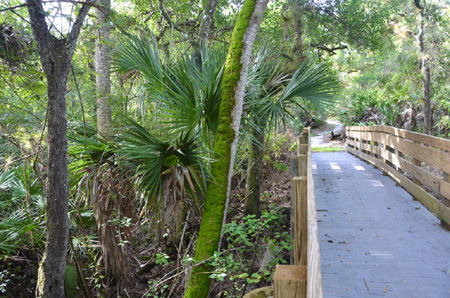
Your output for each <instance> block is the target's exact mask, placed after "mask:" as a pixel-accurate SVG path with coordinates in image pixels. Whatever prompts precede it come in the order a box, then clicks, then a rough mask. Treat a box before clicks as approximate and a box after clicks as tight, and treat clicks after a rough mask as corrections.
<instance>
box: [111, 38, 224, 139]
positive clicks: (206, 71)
mask: <svg viewBox="0 0 450 298" xmlns="http://www.w3.org/2000/svg"><path fill="white" fill-rule="evenodd" d="M200 56H201V59H200V61H199V60H198V59H196V58H195V57H194V55H185V56H183V57H182V58H181V59H179V60H178V61H175V62H174V63H168V64H167V65H163V62H162V59H161V57H160V55H159V50H158V47H157V44H156V41H155V40H152V41H150V40H149V39H148V38H145V37H144V38H139V37H130V39H129V40H127V41H126V42H125V44H124V46H123V47H121V48H120V49H119V50H118V51H117V53H116V55H115V58H114V59H113V66H114V67H113V68H114V70H115V71H119V72H130V71H138V72H139V73H141V75H142V76H143V78H144V79H145V81H146V82H145V86H146V88H147V89H148V91H149V97H148V98H149V100H152V101H154V102H156V103H157V107H158V108H159V109H160V111H161V112H162V113H160V118H161V122H162V123H165V124H168V125H169V128H170V129H172V130H173V129H175V130H176V132H175V133H174V134H179V133H180V132H182V131H187V130H189V131H191V132H192V135H195V134H197V133H198V132H199V131H202V133H203V136H204V137H205V138H206V139H207V140H209V139H210V138H212V136H213V135H214V133H215V130H216V129H217V116H218V113H219V104H220V97H221V81H222V74H223V67H224V62H225V53H224V52H223V51H218V50H214V49H206V48H202V50H201V55H200Z"/></svg>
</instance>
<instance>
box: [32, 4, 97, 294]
mask: <svg viewBox="0 0 450 298" xmlns="http://www.w3.org/2000/svg"><path fill="white" fill-rule="evenodd" d="M26 4H27V6H28V13H29V16H30V24H31V29H32V30H33V36H34V38H35V40H36V44H37V47H38V51H39V56H40V60H41V64H42V68H43V69H44V73H45V77H46V78H47V84H48V86H47V92H48V107H47V110H48V178H47V190H46V196H47V208H46V211H47V222H46V232H47V239H46V245H45V252H44V256H43V258H42V261H41V264H40V267H39V273H38V283H37V286H36V296H38V297H57V298H60V297H64V273H65V267H66V254H67V242H68V236H69V222H68V205H69V186H68V176H69V174H68V173H69V171H68V160H67V149H68V145H67V136H66V132H67V119H66V91H67V77H68V74H69V69H70V64H71V61H72V56H73V52H74V50H75V46H76V42H77V40H78V36H79V33H80V30H81V25H82V24H83V21H84V19H85V17H86V15H87V13H88V10H89V6H87V5H83V6H82V8H81V9H80V10H79V13H78V16H77V18H76V20H75V23H74V24H73V26H72V29H71V31H70V32H69V33H68V35H67V36H66V37H63V38H57V37H55V36H53V35H52V34H51V32H50V29H49V27H48V25H47V22H46V19H45V18H46V12H45V11H44V8H43V6H42V0H27V1H26Z"/></svg>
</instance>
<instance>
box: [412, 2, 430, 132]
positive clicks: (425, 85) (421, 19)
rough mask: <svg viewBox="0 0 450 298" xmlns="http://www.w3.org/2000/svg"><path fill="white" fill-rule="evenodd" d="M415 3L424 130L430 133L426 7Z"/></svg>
mask: <svg viewBox="0 0 450 298" xmlns="http://www.w3.org/2000/svg"><path fill="white" fill-rule="evenodd" d="M414 5H415V6H416V7H417V9H418V14H419V34H418V35H417V43H418V45H419V51H420V57H421V60H422V75H423V78H422V80H423V110H424V114H425V121H424V127H423V132H424V133H425V134H428V135H429V134H430V133H431V79H430V67H429V65H428V57H427V53H426V50H425V43H424V40H423V39H424V29H425V28H424V27H425V26H424V24H425V20H424V7H423V5H421V4H420V0H414Z"/></svg>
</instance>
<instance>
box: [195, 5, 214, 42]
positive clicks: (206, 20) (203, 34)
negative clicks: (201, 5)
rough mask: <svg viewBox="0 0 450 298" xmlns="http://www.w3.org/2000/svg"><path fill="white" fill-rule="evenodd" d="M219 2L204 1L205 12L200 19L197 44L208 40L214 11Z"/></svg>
mask: <svg viewBox="0 0 450 298" xmlns="http://www.w3.org/2000/svg"><path fill="white" fill-rule="evenodd" d="M218 3H219V0H208V1H206V5H205V11H204V12H203V16H202V19H201V21H200V28H199V30H198V39H199V43H200V44H201V43H202V42H205V41H207V40H208V38H209V37H210V34H211V25H212V22H213V18H214V11H216V7H217V4H218Z"/></svg>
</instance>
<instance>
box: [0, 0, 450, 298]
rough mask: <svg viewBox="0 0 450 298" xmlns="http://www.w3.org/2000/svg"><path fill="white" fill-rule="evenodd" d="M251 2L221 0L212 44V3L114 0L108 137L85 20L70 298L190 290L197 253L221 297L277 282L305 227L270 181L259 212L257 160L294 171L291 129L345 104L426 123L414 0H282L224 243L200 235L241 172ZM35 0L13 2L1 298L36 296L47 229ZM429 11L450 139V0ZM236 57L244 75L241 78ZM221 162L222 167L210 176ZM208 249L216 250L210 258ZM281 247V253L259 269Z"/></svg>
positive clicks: (368, 120)
mask: <svg viewBox="0 0 450 298" xmlns="http://www.w3.org/2000/svg"><path fill="white" fill-rule="evenodd" d="M243 3H244V1H240V0H239V1H238V0H233V1H219V4H218V6H217V9H216V11H215V13H214V21H213V26H212V29H211V30H212V31H211V35H210V38H209V40H208V43H207V44H199V43H198V30H199V25H200V20H201V18H202V15H203V9H204V7H205V4H206V1H185V0H182V1H175V0H165V1H162V0H151V1H142V0H127V1H124V0H117V1H113V3H112V6H113V8H112V11H111V12H110V16H111V19H110V21H111V24H112V32H111V38H110V39H108V40H103V42H105V43H108V44H110V45H112V48H113V61H112V65H111V69H112V71H113V75H112V76H111V82H112V91H111V94H110V104H111V107H112V117H113V134H112V136H111V138H110V139H108V140H105V139H103V138H102V137H101V136H98V135H97V129H96V127H97V123H96V121H97V118H96V110H97V106H96V82H95V79H96V76H97V75H98V74H97V73H96V72H95V69H94V64H95V63H94V51H95V39H96V32H97V31H96V29H98V25H95V21H94V18H93V16H89V17H88V20H87V21H86V22H85V24H84V25H83V29H82V32H81V35H80V38H79V43H78V45H77V48H76V50H75V53H74V58H73V62H72V66H71V69H70V72H69V78H68V81H67V84H68V90H67V96H66V97H67V116H66V117H67V120H68V123H69V124H68V130H69V134H68V138H69V148H68V154H69V162H70V166H69V167H70V177H69V184H70V185H69V187H70V189H69V192H70V203H69V214H68V216H69V222H70V237H71V243H70V244H71V245H70V246H69V247H68V248H67V255H68V264H67V267H66V293H67V296H71V295H73V293H74V291H73V289H74V288H75V289H76V293H80V294H79V295H84V296H86V297H87V296H98V297H102V296H103V297H118V296H126V295H127V293H128V294H129V295H130V296H136V297H138V296H139V297H140V296H142V295H144V294H147V295H148V296H150V297H151V296H153V297H180V296H182V295H183V293H184V290H185V288H184V285H185V283H186V278H187V276H186V274H185V272H187V271H188V270H189V269H190V268H191V267H192V266H194V268H195V269H194V272H203V273H204V275H205V276H207V277H208V281H207V283H208V284H209V282H210V281H211V280H214V284H215V287H214V288H213V291H215V292H214V293H212V294H218V293H219V292H222V295H223V296H225V297H239V296H240V295H242V294H243V293H244V292H245V291H246V290H248V289H250V288H252V287H253V286H261V285H265V284H267V281H268V280H270V274H272V268H273V265H274V264H275V263H276V262H278V261H281V260H284V259H283V258H284V257H285V256H286V253H287V250H288V249H289V246H290V245H289V237H288V236H287V235H286V232H287V230H288V228H286V227H284V228H283V225H286V222H283V221H282V219H281V218H279V216H277V214H276V212H275V211H274V210H278V209H276V208H275V207H273V206H271V205H269V204H268V203H267V202H266V201H265V200H273V198H274V197H275V194H271V193H268V192H267V189H264V187H262V188H261V190H260V191H259V190H257V191H256V196H257V199H258V200H259V199H261V205H258V206H257V207H255V208H254V209H253V211H251V212H249V213H254V214H257V215H260V214H261V215H262V217H261V221H258V220H256V219H255V217H253V216H247V217H244V216H243V213H244V201H245V198H246V197H247V195H248V193H246V192H245V185H246V184H247V185H250V187H249V188H250V189H254V187H253V186H252V183H251V180H252V179H254V174H250V172H251V170H252V168H253V169H257V170H256V174H260V173H266V174H267V172H274V173H275V172H276V173H284V172H286V169H287V167H286V163H287V162H285V161H284V160H282V159H281V156H284V155H286V152H284V151H283V150H285V149H286V148H285V147H286V146H284V145H283V146H281V145H280V144H279V142H278V141H277V140H279V139H283V140H284V141H286V142H287V141H288V136H291V135H293V134H294V135H295V134H296V133H298V132H299V131H301V129H302V128H303V126H304V125H307V124H310V123H313V122H315V123H316V124H317V123H321V121H323V119H325V118H326V117H328V116H329V115H333V116H337V117H339V119H340V120H341V121H342V122H343V123H344V124H346V125H378V124H382V125H391V126H395V127H400V128H405V129H409V130H414V131H419V132H421V131H423V127H424V107H423V105H424V101H423V98H424V95H423V88H422V86H423V76H422V74H421V69H422V64H421V58H422V57H421V54H420V50H419V46H418V42H417V36H418V33H419V18H418V11H417V8H416V7H415V6H414V4H413V2H412V1H398V0H387V1H379V0H339V1H337V0H323V1H318V0H317V1H306V0H300V1H290V0H273V1H270V2H269V5H268V6H267V9H266V12H265V15H264V18H263V21H262V23H261V27H260V31H259V33H258V36H257V39H256V41H255V46H254V49H253V53H254V55H253V56H252V58H251V61H250V66H249V69H248V70H249V74H248V79H247V83H246V90H245V102H244V112H243V118H242V125H241V129H240V131H239V142H238V153H237V157H236V161H235V170H234V176H233V179H232V181H233V189H232V199H231V205H232V206H231V209H230V210H231V211H230V217H231V219H230V220H228V222H227V224H226V226H225V228H224V230H223V235H224V245H223V249H222V252H217V251H216V247H217V242H218V241H219V239H218V238H217V237H216V236H214V237H209V236H207V237H206V238H204V239H200V240H199V242H197V236H198V232H199V230H200V225H201V220H200V218H201V216H202V214H203V212H204V211H205V210H206V211H205V212H210V211H211V210H212V214H215V215H214V216H213V215H208V214H209V213H207V215H206V219H204V223H209V224H204V225H203V226H202V228H201V229H203V230H214V231H217V230H220V226H221V224H222V223H221V222H222V217H221V216H222V215H221V214H222V213H223V207H221V206H222V203H223V202H218V201H215V200H211V199H210V200H209V202H207V201H206V198H207V197H210V198H215V197H218V196H222V195H223V194H224V193H226V184H227V178H228V177H226V176H224V175H222V174H218V173H219V172H220V173H222V172H226V170H227V169H229V166H230V164H229V163H230V156H229V155H230V153H229V150H228V145H230V143H231V142H232V141H233V139H234V132H233V131H232V130H231V128H230V127H229V123H228V122H224V121H222V120H223V119H222V120H221V118H220V117H222V118H224V117H225V118H226V116H227V115H228V114H230V113H231V111H232V109H233V104H234V98H233V96H232V91H233V89H234V88H235V84H236V82H237V80H238V79H239V70H240V68H239V67H240V63H239V61H234V62H233V63H232V64H230V63H231V62H230V61H231V59H228V62H227V53H228V52H231V53H234V54H239V51H240V46H242V40H243V36H242V34H243V32H241V31H242V30H241V31H239V30H240V29H243V28H244V27H245V25H246V24H238V27H237V28H236V30H237V31H239V33H240V34H237V35H236V36H235V37H234V38H235V39H236V40H234V43H235V44H237V45H236V47H235V48H232V49H230V48H229V45H230V44H231V43H233V40H232V39H231V38H232V37H231V36H232V31H233V29H234V26H235V23H236V19H237V17H238V12H239V11H241V9H242V8H243ZM22 4H23V3H22V1H19V0H11V1H7V2H5V3H2V4H0V10H1V14H0V60H1V62H0V255H1V257H0V295H9V296H7V297H16V296H17V295H18V294H17V293H18V291H19V290H21V289H23V291H24V292H25V293H26V294H29V295H32V293H33V292H34V287H35V285H36V279H37V265H38V262H39V260H40V259H41V257H42V253H43V251H44V248H45V239H46V231H45V222H46V219H47V218H46V211H45V210H46V189H45V185H46V181H47V178H48V170H47V162H48V158H47V153H48V144H47V134H48V132H47V113H46V109H47V104H46V103H47V100H48V95H47V81H46V78H45V75H44V73H43V69H42V66H41V64H40V60H39V55H38V50H37V47H36V42H35V41H34V40H33V36H32V33H31V27H30V24H29V23H28V20H29V17H28V12H27V8H26V7H23V6H21V5H22ZM294 4H295V5H296V6H295V5H294ZM15 6H18V7H15ZM10 8H11V9H10ZM79 8H80V6H79V5H77V4H76V3H62V4H61V6H59V5H53V4H52V3H47V4H46V6H45V9H46V10H47V12H46V15H47V21H48V23H49V24H50V23H53V25H51V26H50V28H51V29H50V30H51V32H52V33H53V34H55V36H58V37H61V36H65V35H67V32H68V29H69V27H70V26H73V20H74V17H75V16H76V13H74V12H77V11H78V10H79ZM294 8H295V9H296V10H294ZM242 13H245V11H243V12H242ZM424 16H425V17H424V35H423V37H424V45H425V51H426V53H427V59H428V61H429V67H430V73H431V111H432V134H434V135H436V136H441V137H447V138H448V137H449V135H450V100H449V98H450V88H449V86H450V71H449V68H448V67H447V65H448V61H449V59H450V43H449V38H448V32H449V30H450V9H449V8H448V7H446V3H444V2H443V1H437V0H432V1H426V6H425V10H424ZM240 26H242V28H241V27H240ZM226 63H229V65H227V67H228V68H229V69H231V70H230V73H231V74H232V75H231V76H229V79H228V80H227V81H226V82H224V81H223V78H224V75H225V73H224V70H225V68H226ZM337 78H339V79H337ZM224 90H225V91H224ZM340 90H342V92H341V93H339V91H340ZM224 99H225V100H226V102H225V104H222V107H221V108H220V109H219V107H220V105H221V103H222V100H224ZM221 115H222V116H221ZM224 115H225V116H224ZM287 132H288V133H287ZM218 134H221V135H222V137H223V136H224V137H223V138H222V139H221V140H220V144H217V142H216V140H217V136H218ZM290 140H291V139H289V141H290ZM283 144H284V143H283ZM264 148H268V149H266V150H264ZM274 148H275V149H274ZM258 150H259V151H258ZM274 151H276V154H275V153H273V152H274ZM281 151H283V152H281ZM256 160H259V161H260V162H261V168H257V167H254V164H255V162H256ZM217 161H219V162H217ZM214 163H215V164H216V165H215V166H216V167H219V168H220V170H223V171H218V170H217V169H215V170H213V171H211V168H212V165H213V164H214ZM267 169H269V170H267ZM252 175H253V176H252ZM266 177H267V176H266ZM208 188H209V192H207V189H208ZM205 202H206V206H205ZM219 203H220V204H219ZM277 203H280V202H277ZM219 205H220V206H219ZM218 206H219V207H218ZM280 212H281V211H280ZM283 212H284V211H283ZM217 214H220V215H217ZM217 216H219V217H220V218H218V217H217ZM269 227H270V228H269ZM213 238H214V239H213ZM205 242H208V243H206V244H205ZM209 242H211V243H212V244H213V245H211V246H210V245H207V244H209ZM196 246H197V251H199V247H206V246H208V249H207V252H206V253H202V252H201V249H200V255H199V256H197V257H196V258H195V259H196V260H195V262H194V260H193V257H192V256H194V253H195V247H196ZM268 247H269V248H268ZM269 250H270V251H271V252H273V253H274V255H275V256H274V257H272V258H271V259H270V261H268V263H266V264H265V265H266V266H265V267H264V266H260V265H261V260H262V259H263V257H264V255H265V254H268V251H269ZM202 260H205V261H204V263H201V264H200V266H197V265H198V262H199V261H202ZM241 260H246V261H241ZM139 281H141V282H142V281H144V283H143V284H142V283H139ZM136 284H137V285H138V286H136V287H135V285H136ZM117 289H126V291H128V292H125V291H122V290H117Z"/></svg>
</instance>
